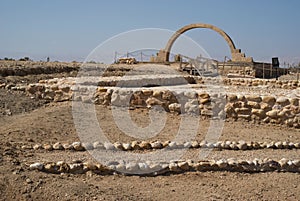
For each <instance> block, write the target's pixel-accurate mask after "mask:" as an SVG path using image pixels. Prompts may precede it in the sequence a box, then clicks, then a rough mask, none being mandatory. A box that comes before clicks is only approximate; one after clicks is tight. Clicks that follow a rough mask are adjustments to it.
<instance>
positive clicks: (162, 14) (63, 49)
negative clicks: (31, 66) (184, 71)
mask: <svg viewBox="0 0 300 201" xmlns="http://www.w3.org/2000/svg"><path fill="white" fill-rule="evenodd" d="M0 5H1V7H0V9H1V11H0V24H1V29H0V58H4V57H14V58H20V57H23V56H29V57H31V58H33V59H35V60H40V59H45V58H46V57H47V56H50V57H51V58H52V59H56V60H66V61H71V60H84V58H85V57H86V56H87V55H88V54H89V53H90V52H91V51H92V50H93V49H94V48H95V47H97V46H98V45H99V44H100V43H102V42H103V41H105V40H107V39H109V38H110V37H113V36H115V35H117V34H120V33H122V32H125V31H130V30H134V29H142V28H162V29H168V30H173V31H176V30H177V29H179V28H181V27H182V26H184V25H187V24H191V23H197V22H201V23H210V24H213V25H215V26H217V27H219V28H221V29H223V30H224V31H225V32H227V33H228V34H229V35H230V36H231V38H232V39H233V41H234V43H235V45H236V46H237V47H238V48H240V49H242V51H243V52H244V53H245V54H246V55H247V56H252V57H253V58H254V60H256V61H271V58H272V57H274V56H278V57H279V59H280V61H281V63H283V62H284V61H286V62H289V63H299V62H300V40H299V37H300V1H298V0H286V1H283V0H273V1H268V0H251V1H246V0H203V1H202V0H195V1H194V0H191V1H189V0H185V1H183V0H172V1H167V0H165V1H163V0H151V1H150V0H138V1H137V0H128V1H121V0H114V1H100V0H99V1H96V0H89V1H83V0H82V1H79V0H52V1H42V0H27V1H17V0H0ZM186 35H187V36H189V37H191V38H192V39H193V40H195V41H196V42H197V43H198V44H200V45H201V46H202V47H203V48H204V49H205V50H206V51H207V52H208V53H209V54H210V55H211V56H212V57H214V58H217V59H220V58H223V57H224V56H230V51H229V48H228V46H227V44H226V43H225V41H224V39H223V38H222V37H221V36H220V35H218V34H217V33H215V32H213V31H211V30H207V29H194V30H190V31H188V32H186ZM166 42H167V41H166Z"/></svg>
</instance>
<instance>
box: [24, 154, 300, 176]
mask: <svg viewBox="0 0 300 201" xmlns="http://www.w3.org/2000/svg"><path fill="white" fill-rule="evenodd" d="M29 168H30V170H38V171H43V172H47V173H54V174H61V173H71V174H83V173H86V172H88V171H91V172H93V173H96V174H115V173H121V174H134V175H153V176H155V175H161V174H166V173H182V172H190V171H199V172H204V171H231V172H272V171H277V172H296V173H299V172H300V160H288V159H285V158H283V159H281V160H278V161H276V160H272V159H263V160H259V159H254V160H236V159H233V158H232V159H221V160H205V161H197V162H195V161H192V160H187V161H170V162H151V161H146V162H128V163H124V162H123V161H120V162H117V161H113V162H111V163H108V164H107V165H103V164H100V163H93V162H85V163H82V162H80V163H66V162H64V161H59V162H47V163H39V162H37V163H33V164H31V165H30V166H29Z"/></svg>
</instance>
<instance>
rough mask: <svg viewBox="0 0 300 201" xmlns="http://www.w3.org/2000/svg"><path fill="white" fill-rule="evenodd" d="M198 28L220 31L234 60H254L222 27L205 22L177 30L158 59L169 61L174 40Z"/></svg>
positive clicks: (160, 52)
mask: <svg viewBox="0 0 300 201" xmlns="http://www.w3.org/2000/svg"><path fill="white" fill-rule="evenodd" d="M196 28H206V29H211V30H213V31H216V32H217V33H219V34H220V35H221V36H222V37H223V38H224V39H225V41H226V42H227V44H228V46H229V48H230V52H231V59H232V61H252V58H251V57H249V58H246V57H245V54H244V53H241V50H240V49H236V47H235V45H234V43H233V41H232V39H231V38H230V36H229V35H228V34H227V33H225V32H224V31H223V30H222V29H220V28H218V27H216V26H214V25H211V24H204V23H197V24H189V25H186V26H184V27H182V28H181V29H179V30H177V31H176V32H175V33H174V34H173V35H172V36H171V38H170V39H169V41H168V43H167V45H166V47H165V48H164V49H162V50H160V51H159V53H158V60H159V61H161V62H168V61H169V57H170V52H171V48H172V46H173V44H174V42H175V41H176V39H177V38H178V37H179V36H180V35H181V34H183V33H184V32H186V31H188V30H191V29H196Z"/></svg>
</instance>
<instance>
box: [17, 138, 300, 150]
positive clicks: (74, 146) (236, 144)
mask: <svg viewBox="0 0 300 201" xmlns="http://www.w3.org/2000/svg"><path fill="white" fill-rule="evenodd" d="M21 148H22V149H34V150H38V149H44V150H47V151H52V150H75V151H85V150H93V149H103V150H121V151H131V150H151V149H164V148H166V149H184V148H186V149H192V148H193V149H197V148H212V149H218V150H253V149H300V143H298V142H297V143H293V142H287V141H284V142H281V141H278V142H274V141H272V142H246V141H243V140H240V141H218V142H214V143H211V142H207V141H200V142H199V141H196V140H195V141H191V142H183V143H179V142H174V141H164V142H161V141H152V142H147V141H132V142H129V143H121V142H115V143H111V142H105V143H101V142H94V143H81V142H73V143H61V142H57V143H54V144H35V145H33V146H32V145H23V146H22V147H21Z"/></svg>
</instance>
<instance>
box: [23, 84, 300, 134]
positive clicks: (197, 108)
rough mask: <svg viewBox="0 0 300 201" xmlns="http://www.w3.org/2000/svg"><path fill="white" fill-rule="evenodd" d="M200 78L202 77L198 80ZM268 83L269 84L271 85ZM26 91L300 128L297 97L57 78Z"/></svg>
mask: <svg viewBox="0 0 300 201" xmlns="http://www.w3.org/2000/svg"><path fill="white" fill-rule="evenodd" d="M202 81H203V80H202ZM224 83H225V84H229V85H244V86H258V85H270V86H273V87H280V88H292V89H293V88H294V89H297V87H298V86H299V83H298V82H297V81H276V80H273V81H269V80H268V81H266V80H243V79H241V80H239V79H226V80H224ZM271 84H272V85H271ZM26 91H27V92H28V93H29V94H31V95H32V96H36V97H39V98H43V99H47V100H49V101H55V102H60V101H70V100H74V101H82V102H84V103H94V104H99V105H111V106H118V107H133V108H134V107H144V108H152V107H154V106H161V107H162V108H164V110H165V111H167V112H171V113H178V114H180V113H191V114H197V115H201V116H203V117H207V118H210V117H215V118H222V117H225V116H226V118H231V119H235V120H240V119H243V120H247V121H251V120H252V121H259V122H264V123H274V124H285V125H287V126H290V127H295V128H300V107H299V104H300V103H299V99H300V98H299V97H297V96H295V97H293V98H287V97H285V96H278V97H276V96H272V95H242V94H233V93H227V94H224V93H215V94H210V93H207V92H205V90H202V91H199V90H194V89H189V90H186V89H185V90H180V89H177V90H175V89H174V91H173V90H168V89H163V88H117V87H101V86H100V87H95V86H94V87H93V88H89V87H88V86H76V85H74V83H73V82H70V83H67V82H65V83H64V84H57V80H56V81H55V80H49V81H47V83H46V81H45V82H43V81H41V83H38V84H31V85H29V86H28V87H27V88H26Z"/></svg>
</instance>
